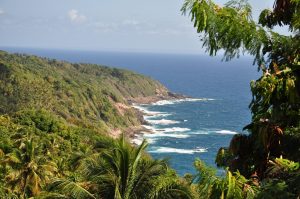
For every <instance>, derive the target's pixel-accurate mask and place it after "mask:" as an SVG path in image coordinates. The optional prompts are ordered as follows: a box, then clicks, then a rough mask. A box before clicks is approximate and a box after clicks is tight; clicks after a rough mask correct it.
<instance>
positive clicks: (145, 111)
mask: <svg viewBox="0 0 300 199" xmlns="http://www.w3.org/2000/svg"><path fill="white" fill-rule="evenodd" d="M132 107H133V108H136V109H138V110H139V111H141V112H143V113H144V114H145V115H147V116H159V115H165V114H168V113H165V112H159V111H149V110H148V109H147V108H146V107H143V106H138V105H132Z"/></svg>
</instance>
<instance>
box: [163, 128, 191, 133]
mask: <svg viewBox="0 0 300 199" xmlns="http://www.w3.org/2000/svg"><path fill="white" fill-rule="evenodd" d="M158 130H160V131H162V132H165V133H171V132H185V131H190V130H191V129H189V128H181V127H172V128H163V129H158Z"/></svg>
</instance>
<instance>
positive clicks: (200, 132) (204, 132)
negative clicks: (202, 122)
mask: <svg viewBox="0 0 300 199" xmlns="http://www.w3.org/2000/svg"><path fill="white" fill-rule="evenodd" d="M209 133H210V132H209V131H204V130H200V131H192V132H190V133H189V134H191V135H208V134H209Z"/></svg>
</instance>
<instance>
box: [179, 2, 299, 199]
mask: <svg viewBox="0 0 300 199" xmlns="http://www.w3.org/2000/svg"><path fill="white" fill-rule="evenodd" d="M182 11H183V13H184V14H186V13H189V14H190V16H191V20H192V21H193V22H194V26H195V28H196V29H197V32H199V33H202V34H201V36H202V40H203V46H204V47H206V49H207V51H208V52H209V54H210V55H216V53H217V52H218V51H219V50H224V51H225V54H224V58H225V59H226V60H230V59H232V58H235V57H239V56H240V54H241V53H247V54H250V55H252V56H254V57H255V60H254V63H257V65H258V69H259V70H262V71H263V75H262V77H261V78H259V79H258V80H256V81H253V82H251V91H252V94H253V100H252V102H251V104H250V109H251V112H252V123H251V124H249V125H247V126H246V127H245V129H247V130H248V131H249V134H247V135H236V136H234V137H233V139H232V140H231V143H230V146H229V147H228V148H221V149H220V150H219V153H218V155H217V158H216V163H217V165H218V166H223V167H228V169H229V170H228V171H227V178H228V183H227V184H226V183H225V182H226V180H225V182H224V179H220V178H216V180H214V179H215V178H214V177H212V178H209V179H207V180H205V179H206V178H204V180H202V181H200V184H202V183H204V185H205V186H204V185H203V186H202V187H200V190H205V189H209V190H210V192H212V193H213V194H210V195H208V196H207V197H205V198H216V197H221V198H224V197H225V196H226V198H252V197H253V195H252V194H250V195H249V194H248V193H249V192H248V190H249V189H248V187H250V186H252V184H253V185H255V186H256V189H257V192H256V194H255V195H254V197H255V198H297V197H299V196H300V169H299V161H300V48H299V47H300V1H299V0H276V1H275V4H274V9H273V10H264V11H262V13H261V15H260V17H259V23H258V24H257V23H256V22H255V21H254V20H253V19H252V16H251V6H250V5H249V4H248V3H247V1H245V0H241V1H236V0H233V1H229V2H228V3H227V4H225V6H223V7H221V6H218V5H217V4H215V3H213V1H211V0H186V1H185V3H184V5H183V7H182ZM276 25H279V26H283V25H286V26H288V27H289V30H290V34H291V35H290V36H284V35H280V34H278V33H276V32H274V31H273V30H272V29H273V28H274V26H276ZM283 157H284V158H285V159H283ZM239 172H240V173H239ZM200 173H203V175H211V176H213V175H212V174H211V173H209V174H206V173H205V172H203V171H201V170H200ZM232 173H233V174H232ZM241 175H243V176H245V177H246V178H249V179H250V180H251V181H250V182H247V180H245V179H244V177H241ZM231 178H234V179H231ZM239 185H242V186H239ZM232 190H235V191H234V192H232ZM254 190H255V189H253V191H251V192H255V191H254ZM226 192H227V194H225V193H226ZM215 194H217V196H215ZM224 194H225V195H224Z"/></svg>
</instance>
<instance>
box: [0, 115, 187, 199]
mask: <svg viewBox="0 0 300 199" xmlns="http://www.w3.org/2000/svg"><path fill="white" fill-rule="evenodd" d="M49 129H52V130H51V131H50V130H49ZM0 133H1V139H0V170H1V172H0V198H7V199H9V198H29V197H34V198H119V199H125V198H171V197H172V198H193V192H192V191H191V188H190V186H189V184H188V183H186V182H185V181H184V180H183V179H180V178H179V177H178V176H177V174H176V172H175V171H173V170H172V169H171V168H170V167H169V166H168V164H167V162H166V161H165V160H153V159H152V158H151V157H149V156H148V155H147V154H145V152H144V149H145V148H146V147H147V143H146V142H145V141H144V142H143V143H142V144H141V145H140V146H139V147H138V148H135V147H133V146H131V145H130V144H129V143H128V142H126V141H125V136H121V137H120V138H119V139H118V140H114V139H112V138H109V137H107V136H105V135H101V134H99V133H98V132H97V131H95V130H91V129H88V128H83V127H77V126H70V125H67V124H66V123H65V122H64V121H63V120H62V119H58V118H55V116H53V115H51V114H49V113H47V112H45V111H29V112H18V113H17V114H14V115H13V116H11V117H10V116H8V115H2V116H0Z"/></svg>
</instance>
